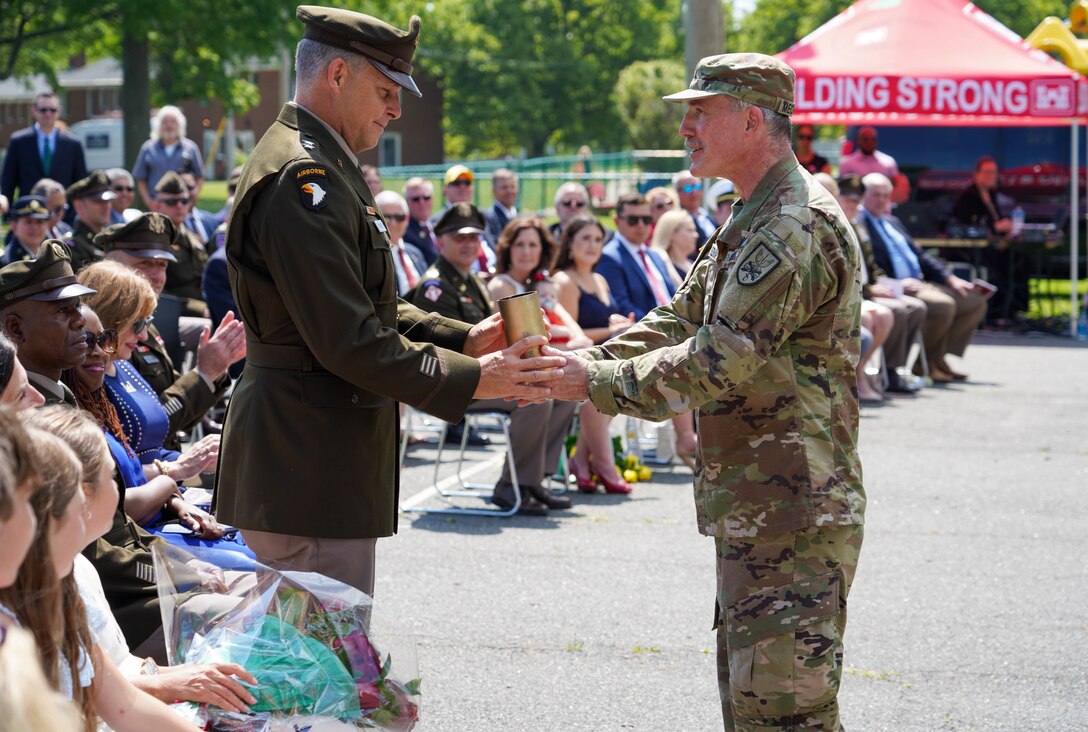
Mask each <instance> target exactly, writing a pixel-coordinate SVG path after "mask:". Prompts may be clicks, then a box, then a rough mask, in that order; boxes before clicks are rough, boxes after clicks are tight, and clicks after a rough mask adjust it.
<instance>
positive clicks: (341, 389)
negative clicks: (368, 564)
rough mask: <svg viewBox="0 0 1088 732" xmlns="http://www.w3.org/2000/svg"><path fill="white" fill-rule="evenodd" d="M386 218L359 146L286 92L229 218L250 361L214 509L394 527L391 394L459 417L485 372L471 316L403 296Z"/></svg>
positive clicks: (275, 521) (267, 526)
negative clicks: (351, 148) (471, 343)
mask: <svg viewBox="0 0 1088 732" xmlns="http://www.w3.org/2000/svg"><path fill="white" fill-rule="evenodd" d="M386 232H387V229H386V226H385V222H384V221H383V220H382V218H381V216H380V214H379V213H378V212H377V210H376V208H375V206H374V199H373V197H372V196H371V193H370V189H369V188H367V185H366V182H365V181H364V180H363V176H362V174H361V173H360V172H359V168H358V166H357V164H356V161H355V159H354V158H350V157H349V156H348V155H347V154H346V153H345V151H344V150H343V148H342V147H341V146H340V145H339V144H338V142H337V140H336V139H335V138H334V137H333V135H332V134H330V133H329V131H328V130H327V129H326V128H325V127H324V125H323V124H322V123H321V122H320V121H319V120H318V119H317V118H316V117H314V116H313V115H311V114H310V113H309V112H307V111H306V110H304V109H301V108H299V107H297V106H296V105H294V104H291V103H289V104H287V105H285V106H284V108H283V110H282V111H281V112H280V115H279V118H278V119H277V120H276V123H275V124H274V125H272V127H271V128H270V129H269V130H268V131H267V132H266V133H265V135H264V137H262V138H261V141H260V142H259V143H258V145H257V147H256V148H255V149H254V151H253V154H252V155H251V156H250V158H249V161H248V162H247V163H246V167H245V169H244V170H243V172H242V177H241V180H240V181H239V185H238V191H237V194H236V197H235V204H234V213H233V214H232V216H231V220H230V225H229V227H228V229H227V241H226V247H227V262H228V267H229V272H230V278H231V289H232V290H233V292H234V298H235V300H236V301H237V304H238V310H239V312H240V314H241V319H242V322H243V323H245V327H246V338H247V341H248V353H247V360H246V368H245V371H244V372H243V374H242V377H241V380H240V382H239V384H238V387H237V388H236V389H235V392H234V396H233V398H232V400H231V404H230V407H229V410H228V413H227V421H226V427H225V432H224V435H223V444H222V449H221V451H220V466H219V476H218V491H217V493H218V495H217V510H218V518H219V520H220V521H224V522H226V523H228V524H233V525H235V526H238V527H240V528H243V529H256V530H260V531H270V532H274V533H280V534H293V535H298V536H309V537H320V538H341V539H347V538H370V537H381V536H389V535H390V534H392V533H394V532H395V531H396V528H397V503H398V495H399V478H398V465H397V438H398V430H399V420H398V410H397V402H404V403H406V404H410V405H412V406H414V407H416V408H418V409H422V410H424V411H426V412H428V413H430V414H433V415H435V416H437V417H439V418H441V419H445V420H447V421H451V422H456V421H458V420H459V419H461V416H462V415H463V414H464V410H465V408H466V406H467V405H468V403H469V401H470V400H471V399H472V395H473V392H474V391H475V390H476V386H477V383H478V382H479V378H480V371H479V364H478V362H477V361H476V360H475V359H473V358H469V357H466V356H463V355H461V353H460V351H461V350H463V348H464V344H465V339H466V337H467V335H468V331H469V328H470V326H469V325H466V324H464V323H455V322H453V321H449V320H446V319H445V318H442V317H439V316H437V315H433V314H427V313H424V312H422V311H420V310H419V309H417V308H415V307H412V306H411V305H409V304H407V303H405V302H403V301H400V300H398V298H397V294H396V272H395V270H394V269H393V257H392V254H391V251H390V241H389V237H388V234H387V233H386Z"/></svg>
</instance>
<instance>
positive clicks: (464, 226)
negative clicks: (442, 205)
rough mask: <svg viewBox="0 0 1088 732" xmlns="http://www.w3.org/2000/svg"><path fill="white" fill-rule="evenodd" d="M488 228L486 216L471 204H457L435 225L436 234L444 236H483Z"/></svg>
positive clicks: (448, 209) (447, 210)
mask: <svg viewBox="0 0 1088 732" xmlns="http://www.w3.org/2000/svg"><path fill="white" fill-rule="evenodd" d="M485 228H487V222H486V221H484V215H483V214H482V213H480V209H478V208H476V207H475V206H473V205H472V204H471V203H467V202H462V203H455V204H453V205H452V206H450V207H449V208H447V209H446V212H445V213H443V214H442V218H440V219H439V220H438V222H437V223H436V224H435V225H434V233H435V234H438V235H439V236H442V235H443V234H482V233H484V229H485Z"/></svg>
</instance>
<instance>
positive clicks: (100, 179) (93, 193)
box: [65, 170, 117, 201]
mask: <svg viewBox="0 0 1088 732" xmlns="http://www.w3.org/2000/svg"><path fill="white" fill-rule="evenodd" d="M65 193H66V194H67V195H68V198H69V200H72V201H74V200H76V199H77V198H93V199H94V200H96V201H112V200H113V199H115V198H117V194H116V193H114V192H113V187H112V186H110V177H109V176H108V175H106V171H104V170H96V171H94V172H93V173H91V174H90V175H88V176H87V177H86V178H83V179H82V180H77V181H76V182H75V183H73V184H72V185H70V186H68V190H67V191H65Z"/></svg>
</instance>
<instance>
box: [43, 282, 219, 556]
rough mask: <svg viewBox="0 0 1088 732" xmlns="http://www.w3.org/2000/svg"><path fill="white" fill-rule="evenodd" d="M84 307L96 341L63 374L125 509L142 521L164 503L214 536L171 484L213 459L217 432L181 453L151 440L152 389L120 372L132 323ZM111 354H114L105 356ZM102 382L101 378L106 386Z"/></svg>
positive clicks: (162, 418) (155, 426)
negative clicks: (112, 465) (96, 430)
mask: <svg viewBox="0 0 1088 732" xmlns="http://www.w3.org/2000/svg"><path fill="white" fill-rule="evenodd" d="M113 266H114V267H120V265H113ZM123 271H125V272H126V273H127V270H123ZM128 274H129V276H132V277H136V275H133V274H131V273H128ZM101 279H103V280H105V278H101ZM144 284H146V283H144ZM101 306H102V308H103V312H106V313H109V312H110V310H111V309H113V308H115V307H116V303H111V302H104V303H101ZM84 311H85V312H84V317H85V318H86V319H87V329H88V332H89V333H90V334H91V335H93V336H94V338H95V344H94V346H93V350H92V351H91V352H90V353H89V354H88V355H87V358H86V360H85V361H84V362H83V363H82V364H80V365H79V366H76V367H75V368H74V369H72V370H71V371H66V372H64V375H63V376H62V378H63V379H64V381H65V383H66V384H68V386H69V388H71V389H72V392H73V393H74V394H75V395H76V403H77V404H78V405H79V408H80V409H82V410H84V411H86V412H87V413H88V414H90V415H91V416H92V417H93V418H94V420H95V421H96V422H97V423H98V425H99V426H100V427H101V428H102V429H103V430H104V431H105V433H106V439H107V440H108V441H109V447H110V452H111V453H112V454H113V460H114V462H116V463H117V468H118V470H119V471H120V475H121V479H122V481H123V482H124V489H125V491H124V503H125V513H127V514H128V515H129V516H131V517H132V519H133V520H134V521H135V522H136V523H137V524H139V525H140V526H143V527H145V528H146V527H150V526H152V525H153V524H154V523H156V522H157V521H158V520H159V519H160V518H161V516H160V514H162V513H163V512H164V511H165V512H166V513H167V514H168V515H169V516H170V517H174V516H176V517H177V518H178V519H179V521H180V522H181V523H182V524H183V525H184V526H186V527H188V528H189V529H191V530H192V531H193V533H194V534H195V535H196V536H198V537H200V538H205V539H218V538H219V537H221V536H222V535H223V533H224V531H223V529H222V528H221V527H220V526H219V524H218V523H216V521H215V519H213V518H212V517H211V516H209V515H208V514H207V513H206V512H204V511H203V510H201V509H199V508H197V507H196V506H193V505H191V504H189V503H188V502H186V500H185V498H184V497H183V495H182V493H181V491H180V490H179V489H178V484H179V483H181V482H182V481H185V480H189V479H190V478H195V477H197V476H198V475H200V473H201V472H203V471H206V470H208V469H210V468H213V467H214V466H215V461H216V458H217V457H218V455H219V436H218V435H208V436H207V437H205V438H204V439H203V440H201V441H200V442H198V443H197V444H196V445H194V446H193V448H192V449H190V450H189V451H188V452H186V453H184V454H182V453H177V452H170V451H164V450H163V449H162V445H161V442H160V443H159V444H158V445H154V444H152V443H153V441H154V437H155V436H156V435H159V434H161V433H162V432H165V426H166V414H165V412H163V411H162V406H161V405H160V404H159V402H158V399H156V398H155V395H154V393H153V392H151V390H150V389H149V388H146V382H145V383H141V382H142V380H141V379H140V377H139V374H137V373H136V372H135V371H131V372H130V373H128V374H121V373H119V372H120V371H121V369H123V368H124V367H125V366H128V364H127V362H125V361H124V360H123V358H124V346H123V345H122V344H124V343H126V342H128V343H135V336H134V335H133V334H132V326H131V325H130V326H127V327H125V329H124V330H122V331H121V332H120V333H118V332H117V330H116V329H115V328H103V327H102V324H101V322H100V321H99V319H98V316H97V315H96V314H95V312H94V309H93V306H91V305H84ZM88 340H89V339H88ZM100 341H101V342H100ZM114 355H116V356H117V361H114V360H113V359H112V358H111V357H112V356H114ZM111 367H112V368H113V373H112V374H111V373H110V368H111ZM129 368H130V369H131V368H132V367H131V366H129ZM104 382H108V383H107V384H106V387H105V388H103V385H104ZM122 387H123V388H124V389H125V390H126V392H127V389H129V388H131V389H132V391H131V392H127V393H126V394H125V395H120V394H118V392H119V391H120V390H121V389H122ZM141 396H143V399H141V398H140V397H141ZM118 404H120V405H121V407H120V409H118V408H117V406H118ZM145 410H146V411H145ZM156 410H157V411H158V413H156ZM122 415H123V416H122ZM140 448H142V449H140ZM152 456H153V457H152ZM145 460H146V463H145V462H144V461H145ZM95 538H97V537H95Z"/></svg>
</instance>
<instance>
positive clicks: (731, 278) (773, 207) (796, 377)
mask: <svg viewBox="0 0 1088 732" xmlns="http://www.w3.org/2000/svg"><path fill="white" fill-rule="evenodd" d="M793 81H794V74H793V70H792V69H790V68H789V67H788V66H786V65H785V64H783V63H781V62H780V61H778V60H776V59H774V58H772V57H770V56H764V55H762V54H755V53H732V54H723V55H720V56H711V57H708V58H704V59H703V60H702V61H700V62H699V65H698V67H697V68H696V70H695V75H694V78H693V79H692V81H691V84H690V86H689V88H688V89H686V90H684V91H681V92H678V93H676V94H672V95H670V96H667V97H665V100H666V101H669V102H678V103H681V104H686V105H687V113H686V114H685V116H684V121H683V123H682V124H681V125H680V134H681V136H683V138H684V142H685V146H686V147H687V149H688V152H689V153H690V156H691V173H692V175H694V176H697V177H699V178H710V177H723V178H728V179H729V180H731V181H733V183H734V184H735V186H736V189H737V191H738V193H739V195H740V200H739V201H738V202H737V203H736V204H735V205H734V207H733V216H732V218H731V220H730V221H729V224H728V225H727V226H725V227H724V228H722V229H719V230H718V231H717V232H716V233H715V235H714V236H713V237H712V238H711V239H710V240H709V241H708V242H707V246H706V247H704V248H703V250H702V251H701V252H700V254H699V257H698V258H697V259H696V260H695V263H694V265H693V268H692V272H691V274H690V275H689V277H688V280H687V285H686V286H685V287H684V288H682V289H681V290H680V291H679V292H678V293H677V294H676V296H675V297H674V298H673V300H672V302H671V303H670V304H668V305H665V306H663V307H659V308H657V309H655V310H653V311H651V312H650V313H649V314H648V315H647V316H646V317H645V318H643V320H642V321H641V322H640V323H637V324H635V325H634V326H633V327H632V328H631V329H629V330H628V331H626V332H625V333H624V334H623V335H622V336H620V337H618V338H616V339H614V341H612V342H610V343H609V344H607V345H605V346H600V347H598V348H596V349H592V350H590V351H583V352H580V353H582V354H585V355H587V356H588V361H587V360H583V359H580V358H577V357H576V356H572V355H570V354H568V363H567V365H566V366H565V367H564V368H563V372H564V375H563V378H562V380H561V381H560V383H559V384H558V385H557V386H555V387H554V388H553V391H554V393H555V394H556V396H558V397H559V398H565V399H585V398H587V397H588V398H589V399H591V400H592V401H593V404H594V405H595V406H596V407H597V408H598V409H599V410H601V412H603V413H605V414H617V413H620V412H622V413H624V414H630V415H634V416H638V417H644V418H649V419H653V420H663V419H666V418H668V417H673V416H676V415H678V414H682V413H684V412H687V411H689V410H691V409H695V410H698V411H697V415H698V420H699V453H700V454H699V469H698V471H697V472H696V475H695V507H696V517H697V519H698V524H699V529H700V531H701V532H702V533H703V534H704V535H707V536H712V537H714V542H715V546H716V549H717V574H718V582H717V617H718V623H717V642H718V679H719V688H720V692H721V701H722V714H723V717H724V726H725V729H727V730H745V731H747V732H755V730H770V729H781V730H799V729H821V730H838V729H840V722H839V710H838V703H837V701H836V697H837V694H838V688H839V680H840V677H841V675H842V634H843V630H844V628H845V624H846V598H847V594H848V592H849V589H850V582H851V580H852V579H853V576H854V571H855V568H856V566H857V560H858V554H859V552H860V549H861V538H862V516H863V512H864V507H865V493H864V490H863V488H862V484H861V465H860V462H859V460H858V454H857V428H858V401H857V385H856V379H855V375H854V367H855V365H856V364H857V360H858V352H859V347H860V346H859V342H858V332H859V325H860V304H861V291H860V284H859V279H858V253H857V252H858V246H857V240H856V238H855V236H854V232H853V228H852V227H851V226H850V222H849V221H847V220H846V218H845V216H844V215H843V213H842V210H841V209H840V208H839V206H838V204H837V203H836V202H835V200H834V198H832V197H831V195H830V194H829V193H828V192H827V191H826V190H824V188H823V187H822V186H821V185H820V184H819V183H817V182H815V181H814V180H813V179H812V178H811V177H810V176H809V174H808V173H807V172H805V170H804V169H803V168H802V167H801V166H800V165H799V164H798V162H797V158H796V157H795V156H794V154H793V151H792V149H791V147H790V120H789V115H790V114H792V112H793ZM545 351H546V352H548V353H554V351H552V350H551V349H545Z"/></svg>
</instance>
